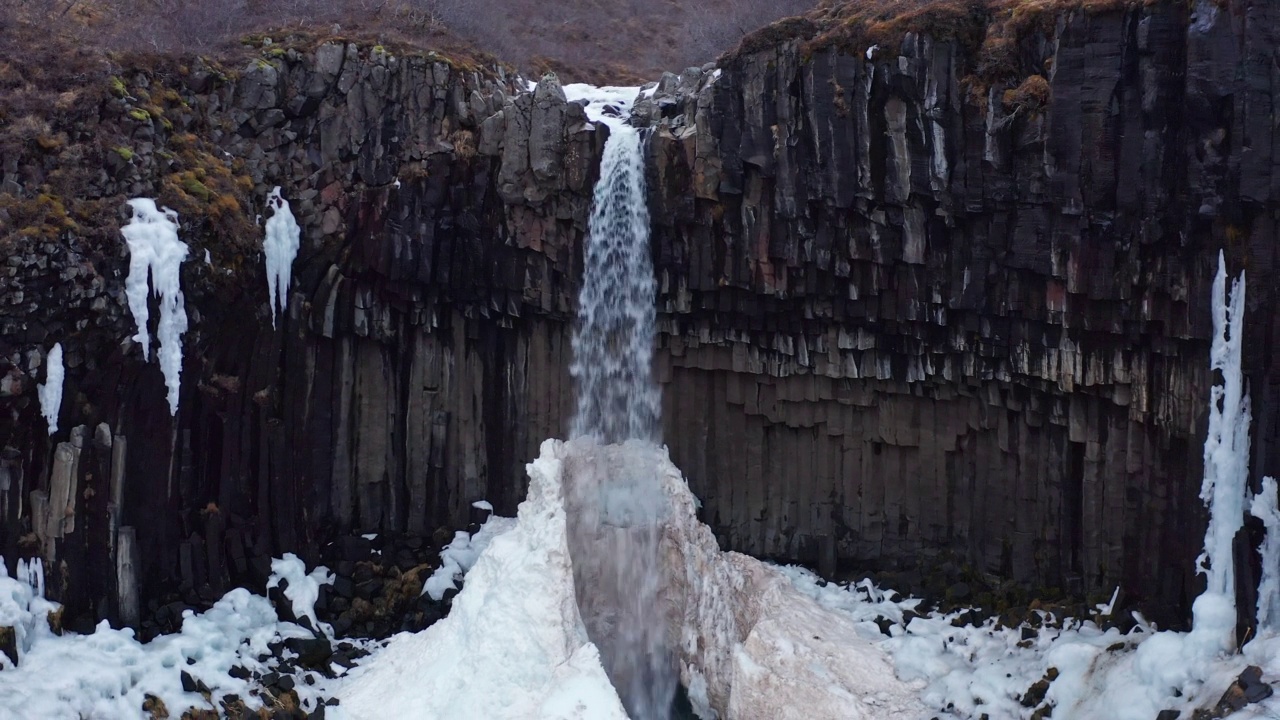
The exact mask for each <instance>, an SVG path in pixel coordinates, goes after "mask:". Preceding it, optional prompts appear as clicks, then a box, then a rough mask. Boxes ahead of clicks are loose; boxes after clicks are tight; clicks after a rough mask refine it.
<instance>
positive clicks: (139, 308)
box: [120, 198, 187, 415]
mask: <svg viewBox="0 0 1280 720" xmlns="http://www.w3.org/2000/svg"><path fill="white" fill-rule="evenodd" d="M129 205H130V207H132V208H133V219H132V220H130V221H129V224H128V225H125V226H124V227H123V228H121V229H120V232H121V233H122V234H123V235H124V239H125V241H126V242H127V243H128V245H129V276H128V278H126V279H125V295H126V296H127V297H128V298H129V310H130V312H132V313H133V320H134V322H135V323H136V324H137V326H138V334H136V335H134V336H133V339H134V340H136V341H137V342H138V343H139V344H140V345H141V346H142V358H143V359H144V360H148V359H150V357H151V334H150V330H149V329H148V326H147V323H148V321H149V320H150V310H149V309H148V308H147V296H148V291H149V290H150V292H154V293H155V294H156V295H157V296H159V298H160V323H159V325H158V326H157V328H156V334H157V335H159V336H160V351H159V353H158V355H159V358H160V370H161V371H162V372H163V373H164V384H165V387H167V388H168V390H169V414H170V415H177V414H178V389H179V387H180V383H181V379H182V335H183V333H185V332H186V331H187V310H186V306H185V304H184V302H183V297H182V285H181V279H180V272H179V270H180V267H181V265H182V261H183V260H185V259H186V258H187V245H186V243H184V242H182V241H181V240H179V239H178V214H177V213H175V212H174V211H172V210H170V209H169V208H164V209H163V210H161V209H157V208H156V201H155V200H151V199H148V198H135V199H133V200H130V201H129ZM148 283H149V285H150V287H149V288H148Z"/></svg>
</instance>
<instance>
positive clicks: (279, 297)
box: [262, 187, 301, 327]
mask: <svg viewBox="0 0 1280 720" xmlns="http://www.w3.org/2000/svg"><path fill="white" fill-rule="evenodd" d="M267 205H269V206H270V207H271V209H272V210H273V211H274V214H272V216H271V217H269V218H267V228H266V236H265V237H264V238H263V239H262V250H263V254H264V255H265V256H266V261H267V304H268V305H270V306H271V327H275V326H276V307H277V306H279V308H280V312H282V313H283V312H284V310H285V308H287V307H288V306H289V281H290V279H291V277H292V274H293V260H294V258H296V257H297V256H298V247H299V245H300V244H301V243H300V241H299V237H300V234H301V232H300V231H299V230H298V222H297V220H294V218H293V211H292V210H290V209H289V201H288V200H285V199H284V197H283V196H282V195H281V194H280V188H279V187H277V188H276V189H274V190H272V191H271V194H270V195H268V196H267Z"/></svg>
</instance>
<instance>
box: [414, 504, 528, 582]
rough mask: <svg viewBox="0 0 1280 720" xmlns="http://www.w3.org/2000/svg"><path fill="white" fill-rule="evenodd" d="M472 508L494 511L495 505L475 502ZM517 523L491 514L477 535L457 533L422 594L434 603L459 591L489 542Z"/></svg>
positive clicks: (446, 546)
mask: <svg viewBox="0 0 1280 720" xmlns="http://www.w3.org/2000/svg"><path fill="white" fill-rule="evenodd" d="M472 506H473V507H477V508H480V509H482V510H489V511H490V512H492V511H493V506H492V505H490V504H489V503H487V502H484V501H483V500H480V501H477V502H474V503H472ZM515 524H516V521H515V519H514V518H504V517H498V516H496V515H490V516H489V519H488V520H486V521H485V523H484V524H483V525H481V526H480V529H479V530H477V531H476V533H475V535H472V534H471V533H469V532H467V531H465V530H459V531H458V532H456V533H454V535H453V541H452V542H450V543H449V544H448V545H445V546H444V549H442V550H441V551H440V567H438V568H436V571H435V572H433V573H431V577H429V578H427V581H426V582H425V583H423V584H422V594H424V595H429V596H431V599H432V600H435V601H436V602H439V601H440V600H442V599H444V594H445V592H446V591H448V590H456V589H457V587H458V581H459V580H461V579H462V576H463V575H465V574H466V573H467V571H468V570H470V569H471V568H472V567H473V566H474V565H475V564H476V560H478V559H479V558H480V554H481V553H483V552H484V550H485V548H487V547H489V543H491V542H493V539H494V538H496V537H498V536H499V535H501V534H503V533H505V532H507V531H508V530H510V529H511V528H513V527H515Z"/></svg>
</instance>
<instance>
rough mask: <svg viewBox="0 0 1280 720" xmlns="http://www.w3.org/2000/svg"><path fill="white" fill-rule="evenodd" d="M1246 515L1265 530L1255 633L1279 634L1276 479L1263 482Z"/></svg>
mask: <svg viewBox="0 0 1280 720" xmlns="http://www.w3.org/2000/svg"><path fill="white" fill-rule="evenodd" d="M1249 512H1250V514H1252V515H1253V516H1254V517H1256V518H1258V519H1259V520H1261V521H1262V525H1263V527H1265V528H1266V529H1267V533H1266V536H1265V537H1263V539H1262V547H1260V548H1258V554H1259V555H1261V556H1262V577H1261V579H1260V580H1259V581H1258V633H1259V634H1263V633H1268V634H1272V635H1274V634H1277V633H1280V508H1278V507H1277V492H1276V481H1275V478H1269V477H1268V478H1263V479H1262V492H1260V493H1258V494H1257V495H1255V496H1254V497H1253V502H1252V504H1251V505H1250V506H1249Z"/></svg>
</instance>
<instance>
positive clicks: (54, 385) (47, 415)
mask: <svg viewBox="0 0 1280 720" xmlns="http://www.w3.org/2000/svg"><path fill="white" fill-rule="evenodd" d="M64 377H65V371H64V369H63V367H62V343H54V345H53V348H51V349H50V350H49V356H48V357H47V358H45V375H44V384H43V385H40V386H38V387H37V388H36V395H38V396H39V398H40V412H41V414H43V415H44V419H45V422H46V423H48V425H49V434H50V435H52V434H54V433H56V432H58V411H59V410H61V409H62V380H63V378H64Z"/></svg>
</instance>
